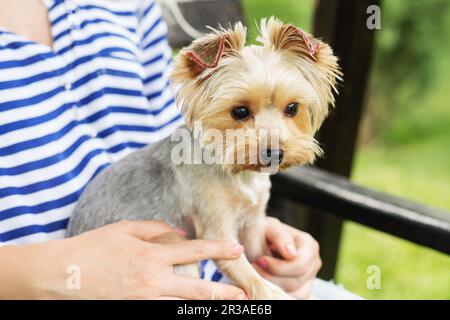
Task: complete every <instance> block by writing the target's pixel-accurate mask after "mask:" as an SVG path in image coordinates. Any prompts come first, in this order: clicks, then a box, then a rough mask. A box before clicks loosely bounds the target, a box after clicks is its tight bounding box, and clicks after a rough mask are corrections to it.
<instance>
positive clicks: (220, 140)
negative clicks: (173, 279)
mask: <svg viewBox="0 0 450 320" xmlns="http://www.w3.org/2000/svg"><path fill="white" fill-rule="evenodd" d="M245 39H246V29H245V28H244V27H243V25H242V24H241V23H237V24H236V25H235V26H234V27H233V28H229V29H224V28H220V29H219V30H215V29H212V32H211V33H210V34H208V35H205V36H204V37H202V38H200V39H197V40H195V41H194V42H193V43H192V44H191V45H190V46H189V47H187V48H185V49H183V50H182V51H181V52H180V53H179V54H178V55H177V57H176V58H175V63H174V70H173V72H172V75H171V81H172V84H173V86H174V91H175V92H176V95H177V103H178V105H179V107H180V108H181V110H182V113H183V115H184V117H185V120H186V126H185V127H182V128H179V129H178V130H177V131H176V132H175V133H174V134H173V135H172V136H171V137H168V138H166V139H163V140H162V141H160V142H158V143H155V144H153V145H151V146H149V147H146V148H143V149H142V150H139V151H137V152H135V153H133V154H131V155H129V156H127V157H125V158H124V159H122V160H121V161H118V162H117V163H115V164H114V165H112V166H110V167H109V168H107V169H106V170H104V171H103V172H101V173H100V174H99V175H98V176H97V177H95V179H94V180H93V181H92V182H91V183H90V184H89V185H88V186H87V188H86V189H85V191H84V192H83V194H82V196H81V198H80V199H79V202H78V204H77V206H76V208H75V211H74V213H73V216H72V218H71V220H70V223H69V226H68V233H67V235H68V236H73V235H76V234H79V233H82V232H84V231H87V230H90V229H93V228H97V227H100V226H103V225H106V224H109V223H113V222H116V221H120V220H125V219H127V220H162V221H165V222H167V223H168V224H170V225H172V226H174V227H178V228H183V229H185V230H187V237H188V238H191V239H192V238H202V239H213V240H230V241H234V242H239V243H241V244H243V245H244V248H245V253H246V256H244V255H243V256H241V257H240V258H238V259H236V260H229V261H224V260H218V261H215V263H216V265H217V266H218V268H219V269H220V270H221V271H222V272H223V273H224V274H225V275H226V276H228V277H229V278H230V279H231V280H232V281H234V282H235V283H236V284H237V285H238V286H239V287H241V288H243V289H244V290H245V291H246V292H247V294H248V296H249V297H250V298H251V299H289V298H290V297H289V295H288V294H287V293H285V292H284V291H283V290H281V289H280V288H279V287H277V286H275V285H274V284H272V283H271V282H269V281H267V280H265V279H264V278H262V277H261V276H260V275H259V274H258V273H257V272H256V271H255V269H254V268H253V267H252V265H251V264H250V262H249V260H250V261H252V260H253V259H255V258H257V257H259V256H261V255H262V254H268V253H270V250H268V248H267V247H266V241H265V237H264V222H265V209H266V204H267V201H268V199H269V190H270V177H269V174H268V173H274V172H276V171H277V170H278V169H285V168H288V167H291V166H295V165H304V164H309V163H312V162H313V161H314V159H315V158H316V157H317V156H319V155H321V153H322V151H321V149H320V147H319V146H318V144H317V142H316V141H315V140H314V138H313V137H314V134H315V132H316V131H317V129H318V128H319V127H320V125H321V124H322V121H323V120H324V118H325V117H326V116H327V114H328V106H329V105H330V104H331V105H333V104H334V94H333V91H335V92H337V90H336V82H337V80H338V79H340V75H341V72H340V69H339V66H338V63H337V60H338V59H337V58H336V57H335V56H334V55H333V52H332V49H331V48H330V47H329V46H328V45H327V44H325V43H323V42H321V41H319V40H318V39H315V38H313V37H312V36H311V35H309V34H307V33H305V32H304V31H302V30H301V29H299V28H297V27H296V26H294V25H292V24H283V23H282V22H281V21H279V20H278V19H276V18H273V17H272V18H269V19H268V20H266V19H263V20H262V22H261V27H260V36H259V37H258V39H257V40H258V41H259V43H260V45H250V46H245ZM196 123H200V124H201V127H202V128H201V133H200V134H195V133H194V132H195V125H196ZM183 130H184V132H186V130H187V132H188V138H187V139H184V140H185V141H184V143H183V146H186V145H188V148H187V149H185V150H184V151H186V150H187V151H186V152H183V156H182V158H183V159H184V160H186V159H188V158H190V157H191V156H192V154H193V153H195V152H194V151H192V150H194V149H196V148H198V149H199V150H200V151H201V153H202V156H205V155H208V156H210V157H212V158H214V159H215V157H217V155H219V154H221V155H223V156H222V158H221V161H219V162H213V163H205V161H196V160H195V159H194V163H192V161H190V162H189V161H181V162H176V161H174V150H177V148H178V147H179V143H178V142H175V140H177V139H178V140H179V137H180V136H183V134H184V133H183V132H182V131H183ZM208 130H209V131H211V130H214V132H215V134H214V135H213V136H214V137H212V136H211V135H208V134H206V132H208ZM230 131H231V132H240V134H235V135H234V139H231V141H230V139H224V137H227V138H228V136H229V132H230ZM263 131H265V132H266V133H267V134H266V135H263V134H261V132H263ZM217 133H218V134H219V137H218V135H217ZM220 134H221V135H222V136H221V137H220ZM184 136H185V135H184ZM263 136H264V137H263ZM274 137H275V138H274ZM269 140H270V142H269ZM250 150H257V152H256V153H257V154H258V155H259V156H258V157H257V159H256V160H254V159H253V160H254V161H251V160H252V159H251V156H249V155H250V154H251V152H249V151H250ZM175 154H176V152H175ZM242 154H244V156H242ZM186 155H187V156H188V157H186ZM236 157H237V158H239V157H240V158H241V160H243V161H236ZM188 162H189V163H188ZM274 168H275V169H274ZM264 169H268V170H266V172H262V171H264ZM267 172H268V173H267ZM181 269H183V266H181ZM185 270H190V271H187V273H189V274H191V275H192V276H198V272H193V271H192V268H190V269H189V267H188V266H186V268H185ZM179 272H183V271H182V270H180V271H179ZM195 273H197V275H195Z"/></svg>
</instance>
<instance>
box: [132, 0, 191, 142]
mask: <svg viewBox="0 0 450 320" xmlns="http://www.w3.org/2000/svg"><path fill="white" fill-rule="evenodd" d="M138 19H139V21H138V33H139V37H140V43H139V46H140V48H141V54H142V56H141V62H142V65H143V67H144V75H143V86H144V88H143V92H144V94H145V95H146V97H147V99H148V103H149V108H150V111H151V112H152V114H153V115H154V116H155V118H156V120H157V123H159V124H160V125H161V130H166V131H167V132H166V133H167V135H168V134H170V133H171V132H172V131H173V130H174V129H175V128H176V127H178V126H179V125H181V124H182V123H184V120H183V117H182V116H181V114H180V111H179V110H178V108H177V107H176V104H175V99H174V94H173V92H172V89H171V88H170V84H169V75H170V72H171V70H172V48H171V47H170V45H169V41H168V38H167V25H166V23H165V21H164V19H163V16H162V11H161V7H160V5H159V3H158V2H157V1H155V0H142V1H141V3H140V7H139V9H138ZM167 128H168V129H167Z"/></svg>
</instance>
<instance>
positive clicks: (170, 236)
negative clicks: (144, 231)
mask: <svg viewBox="0 0 450 320" xmlns="http://www.w3.org/2000/svg"><path fill="white" fill-rule="evenodd" d="M185 240H186V239H185V238H184V237H183V236H182V235H181V234H179V233H176V232H173V231H172V232H165V233H161V234H160V235H157V236H156V237H153V238H152V239H151V242H152V243H161V244H169V243H179V242H182V241H185Z"/></svg>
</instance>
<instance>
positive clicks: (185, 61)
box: [171, 22, 247, 83]
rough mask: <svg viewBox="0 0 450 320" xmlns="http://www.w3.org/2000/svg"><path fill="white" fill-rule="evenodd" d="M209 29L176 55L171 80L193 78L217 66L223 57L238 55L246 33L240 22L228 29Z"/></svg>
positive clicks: (176, 81) (181, 80)
mask: <svg viewBox="0 0 450 320" xmlns="http://www.w3.org/2000/svg"><path fill="white" fill-rule="evenodd" d="M211 30H212V32H211V33H209V34H207V35H205V36H204V37H202V38H200V39H197V40H195V41H193V42H192V44H191V45H190V46H189V47H187V48H184V49H183V50H181V51H180V53H179V54H178V55H177V57H176V58H175V64H174V70H173V72H172V75H171V79H172V81H173V82H175V83H179V82H183V81H186V80H192V79H195V78H197V77H199V76H200V75H201V74H203V73H204V72H205V71H213V70H214V69H215V68H217V67H219V66H220V62H221V60H222V59H223V58H224V57H227V56H232V55H235V56H237V55H239V52H240V51H241V50H242V48H243V47H244V45H245V38H246V34H247V33H246V28H245V27H244V26H243V25H242V23H240V22H238V23H236V24H235V26H234V27H233V28H230V29H224V28H220V29H212V28H211ZM205 73H207V72H205Z"/></svg>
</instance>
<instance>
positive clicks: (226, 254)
mask: <svg viewBox="0 0 450 320" xmlns="http://www.w3.org/2000/svg"><path fill="white" fill-rule="evenodd" d="M165 250H166V252H168V253H170V255H169V263H172V264H187V263H192V262H197V261H200V260H205V259H227V260H231V259H236V258H238V257H239V256H240V255H241V254H242V253H243V252H244V247H243V246H241V245H240V244H237V243H232V242H229V241H223V240H221V241H214V240H187V241H183V242H180V243H175V244H167V245H165Z"/></svg>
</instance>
